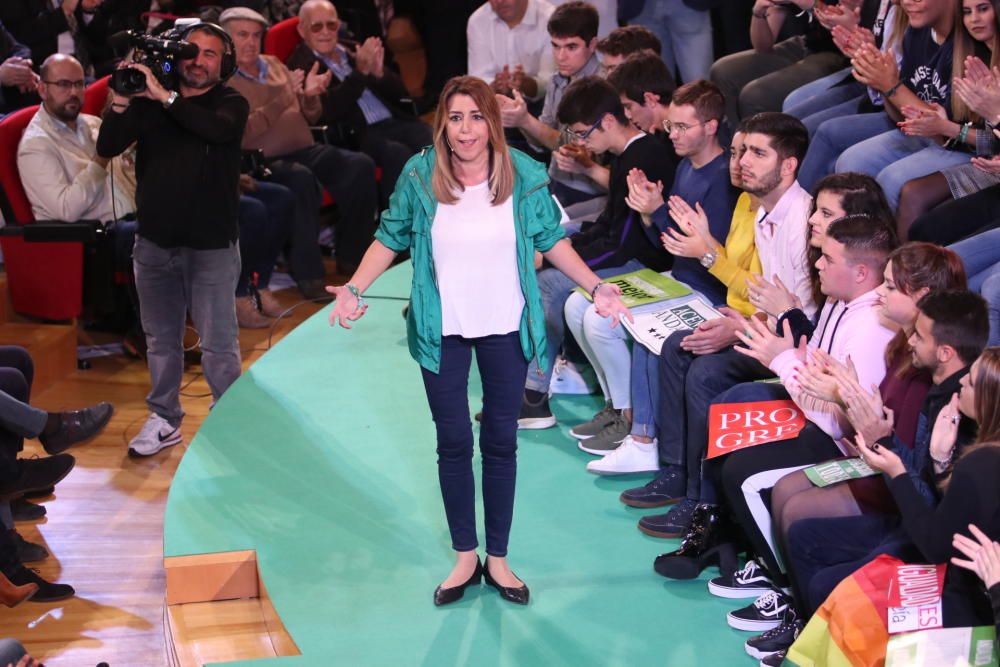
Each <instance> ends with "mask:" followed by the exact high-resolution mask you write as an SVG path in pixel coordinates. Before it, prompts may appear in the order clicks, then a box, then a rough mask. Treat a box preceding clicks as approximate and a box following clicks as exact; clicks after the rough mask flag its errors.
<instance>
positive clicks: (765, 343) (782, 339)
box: [734, 317, 806, 367]
mask: <svg viewBox="0 0 1000 667" xmlns="http://www.w3.org/2000/svg"><path fill="white" fill-rule="evenodd" d="M790 329H791V327H790V326H789V324H788V322H787V321H786V320H782V322H781V335H780V336H777V335H775V334H774V333H772V332H771V330H770V329H768V328H767V325H766V324H764V323H763V322H761V321H760V319H758V318H756V317H751V318H750V319H749V320H747V322H746V328H745V329H744V330H743V331H737V332H736V337H737V338H739V339H740V341H741V342H742V343H743V344H744V345H745V346H746V347H740V346H736V347H735V348H734V349H735V350H736V351H737V352H739V353H740V354H744V355H746V356H748V357H750V358H751V359H756V360H757V361H759V362H760V363H761V364H763V365H764V366H768V367H770V365H771V362H772V361H774V359H775V358H776V357H777V356H778V355H780V354H782V353H783V352H787V351H788V350H795V356H796V357H798V359H799V361H801V362H805V360H806V337H805V336H802V337H801V338H800V339H799V344H798V345H796V344H795V339H794V335H793V334H792V332H791V331H790Z"/></svg>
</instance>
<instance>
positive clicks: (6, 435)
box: [0, 346, 114, 602]
mask: <svg viewBox="0 0 1000 667" xmlns="http://www.w3.org/2000/svg"><path fill="white" fill-rule="evenodd" d="M34 373H35V371H34V363H33V362H32V359H31V355H29V354H28V352H27V350H25V349H24V348H22V347H15V346H3V347H0V572H2V573H3V574H4V575H5V576H6V577H7V578H8V579H10V581H11V582H12V583H14V584H15V585H18V586H23V585H25V584H29V583H34V584H37V586H38V591H37V592H36V593H35V594H34V596H33V597H32V598H31V599H32V600H33V601H35V602H50V601H53V600H62V599H64V598H67V597H70V596H71V595H73V593H74V591H73V587H72V586H68V585H66V584H52V583H49V582H48V581H46V580H44V579H42V578H41V577H40V576H38V574H37V573H36V572H35V571H34V570H31V569H28V568H26V567H24V565H22V558H21V557H20V555H19V554H20V552H22V551H28V550H30V551H34V552H39V551H40V554H39V555H40V556H41V557H42V558H44V557H46V556H47V555H48V554H47V552H46V551H45V549H44V547H40V546H39V545H35V544H31V543H30V542H26V541H25V540H24V539H23V538H22V537H21V536H20V535H18V534H17V531H16V530H14V524H13V517H12V516H11V512H10V501H11V500H14V499H16V498H20V497H21V496H23V495H24V494H25V493H31V492H32V491H41V490H42V489H46V488H48V487H50V486H53V485H55V484H57V483H58V482H59V481H60V480H62V479H63V478H64V477H65V476H66V475H68V474H69V472H70V471H71V470H72V469H73V466H74V465H75V463H76V460H75V459H74V458H73V456H72V455H70V454H66V453H65V452H66V450H67V449H69V448H70V447H72V446H73V445H75V444H78V443H81V442H83V441H85V440H89V439H90V438H92V437H94V436H96V435H97V434H98V433H100V432H101V431H102V430H103V429H104V427H105V426H106V425H107V423H108V420H110V419H111V415H112V413H113V412H114V408H112V406H111V405H110V404H109V403H98V404H97V405H94V406H91V407H89V408H84V409H83V410H77V411H75V412H45V411H43V410H39V409H38V408H36V407H33V406H32V405H31V404H30V400H31V384H32V380H33V379H34ZM24 438H38V440H39V441H40V442H41V443H42V447H43V448H44V449H45V451H46V453H48V454H49V456H47V457H44V458H29V459H19V458H17V454H18V452H20V451H21V450H22V449H23V447H24Z"/></svg>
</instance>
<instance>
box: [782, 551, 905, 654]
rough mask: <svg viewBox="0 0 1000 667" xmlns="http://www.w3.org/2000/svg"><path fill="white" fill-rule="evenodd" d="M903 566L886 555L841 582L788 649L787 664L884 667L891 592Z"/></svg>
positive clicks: (895, 559) (897, 560)
mask: <svg viewBox="0 0 1000 667" xmlns="http://www.w3.org/2000/svg"><path fill="white" fill-rule="evenodd" d="M901 564H902V561H900V560H899V559H898V558H893V557H892V556H886V555H882V556H879V557H877V558H876V559H875V560H873V561H872V562H871V563H868V564H867V565H865V566H864V567H862V568H860V569H859V570H857V571H856V572H855V573H854V574H852V575H851V576H850V577H847V578H846V579H844V580H843V581H842V582H840V584H838V585H837V587H836V588H835V589H833V592H832V593H830V597H828V598H827V599H826V601H825V602H823V605H822V606H821V607H820V608H819V609H818V610H817V611H816V613H815V614H814V615H813V617H812V618H811V619H810V620H809V623H808V624H806V627H805V628H804V629H803V630H802V634H800V635H799V637H798V639H797V640H796V641H795V643H794V644H793V645H792V646H791V648H790V649H789V650H788V655H787V656H786V657H785V662H784V664H785V665H795V666H796V667H820V666H821V665H822V666H825V667H881V665H883V664H884V663H885V647H886V643H887V642H888V641H889V630H888V623H887V618H888V606H889V596H888V591H889V589H890V586H891V585H892V582H893V580H894V579H895V578H896V572H897V568H898V567H899V566H900V565H901Z"/></svg>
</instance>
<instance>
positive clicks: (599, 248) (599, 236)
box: [570, 135, 677, 271]
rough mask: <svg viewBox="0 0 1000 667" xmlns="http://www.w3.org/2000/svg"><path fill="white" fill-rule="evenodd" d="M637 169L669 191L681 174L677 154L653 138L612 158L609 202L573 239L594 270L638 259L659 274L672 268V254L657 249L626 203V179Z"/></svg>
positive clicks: (658, 247) (637, 217)
mask: <svg viewBox="0 0 1000 667" xmlns="http://www.w3.org/2000/svg"><path fill="white" fill-rule="evenodd" d="M634 167H637V168H639V169H641V170H642V171H643V173H645V174H646V177H647V178H648V179H649V180H650V181H651V182H653V183H656V182H657V181H661V182H662V183H663V191H664V192H669V191H670V186H671V185H672V184H673V182H674V173H675V172H676V171H677V155H676V154H675V153H674V152H673V149H672V147H671V148H670V149H667V148H666V147H665V146H664V144H663V143H662V142H661V141H658V140H657V139H656V138H654V137H652V136H648V135H647V136H644V137H639V138H638V139H636V140H634V141H633V142H632V143H631V144H629V145H628V147H627V148H626V149H625V150H624V151H623V152H622V154H621V155H616V156H614V157H613V158H612V159H611V165H610V171H611V175H610V179H609V181H608V203H607V205H605V207H604V211H602V212H601V215H600V216H598V218H597V220H595V221H594V222H593V223H591V224H587V223H584V225H583V228H582V230H581V231H580V232H579V233H577V234H574V235H573V236H572V237H570V241H571V242H572V243H573V248H574V249H575V250H576V252H577V253H578V254H579V255H580V257H582V258H583V260H584V261H585V262H586V263H587V266H589V267H590V268H591V269H593V270H597V269H603V268H608V267H613V266H621V265H622V264H625V262H627V261H629V260H630V259H637V260H639V261H640V262H642V263H643V265H644V266H647V267H649V268H651V269H653V270H655V271H664V270H666V269H668V268H670V260H671V255H670V254H669V253H668V252H667V251H666V250H664V249H663V246H656V245H654V244H653V242H652V241H651V240H650V239H649V237H648V236H647V235H646V232H645V231H644V230H643V222H642V217H641V216H640V215H639V214H638V213H636V212H635V211H633V210H632V209H630V208H629V207H628V204H626V203H625V198H626V197H627V196H628V183H627V181H626V177H627V176H628V173H629V171H631V170H632V169H633V168H634Z"/></svg>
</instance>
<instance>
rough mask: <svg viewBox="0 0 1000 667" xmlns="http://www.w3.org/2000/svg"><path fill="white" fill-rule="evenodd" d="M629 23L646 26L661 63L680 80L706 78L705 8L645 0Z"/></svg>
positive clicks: (679, 0) (708, 38)
mask: <svg viewBox="0 0 1000 667" xmlns="http://www.w3.org/2000/svg"><path fill="white" fill-rule="evenodd" d="M629 23H632V24H633V25H641V26H645V27H646V28H649V29H650V30H651V31H652V32H653V33H654V34H655V35H656V36H657V37H658V38H659V40H660V44H661V46H662V47H663V48H662V53H661V54H660V55H661V56H662V57H663V62H665V63H666V64H667V69H668V70H669V71H670V73H671V74H673V73H674V67H675V65H676V68H677V69H678V70H680V75H681V78H680V82H681V83H690V82H692V81H697V80H698V79H707V78H708V71H709V70H710V69H711V68H712V60H713V55H712V17H711V15H710V14H709V12H708V11H707V10H704V9H693V8H691V7H688V5H687V3H686V2H684V1H683V0H655V1H654V0H647V1H646V2H645V3H643V8H642V11H641V12H639V14H638V16H636V17H634V18H633V19H632V20H631V21H629Z"/></svg>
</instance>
